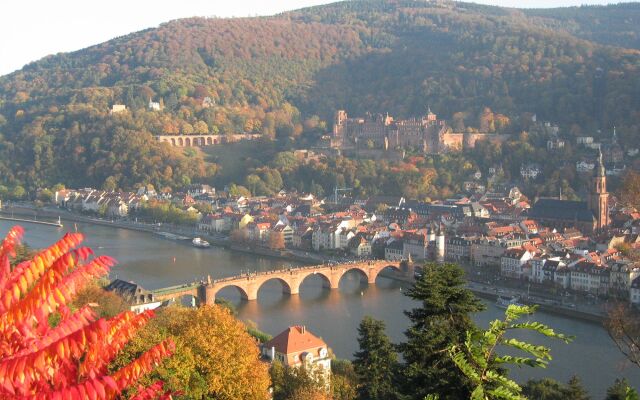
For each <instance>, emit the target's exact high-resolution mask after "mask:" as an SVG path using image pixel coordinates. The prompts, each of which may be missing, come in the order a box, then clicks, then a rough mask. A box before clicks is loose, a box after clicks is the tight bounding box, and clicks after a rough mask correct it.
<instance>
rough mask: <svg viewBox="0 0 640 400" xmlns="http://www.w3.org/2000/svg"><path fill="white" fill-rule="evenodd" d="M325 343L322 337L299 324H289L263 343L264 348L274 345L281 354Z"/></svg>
mask: <svg viewBox="0 0 640 400" xmlns="http://www.w3.org/2000/svg"><path fill="white" fill-rule="evenodd" d="M326 345H327V344H326V343H325V342H324V341H323V340H322V339H320V338H319V337H317V336H315V335H314V334H313V333H311V332H309V331H308V330H306V328H305V327H304V326H299V325H296V326H290V327H289V328H287V330H285V331H284V332H282V333H280V334H279V335H278V336H276V337H274V338H273V339H271V340H269V341H268V342H267V343H265V344H264V346H265V347H266V348H271V347H275V349H276V351H277V352H279V353H283V354H291V353H298V352H301V351H306V350H309V349H315V348H317V347H324V346H326Z"/></svg>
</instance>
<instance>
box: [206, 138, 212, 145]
mask: <svg viewBox="0 0 640 400" xmlns="http://www.w3.org/2000/svg"><path fill="white" fill-rule="evenodd" d="M211 145H212V143H211V136H207V146H211Z"/></svg>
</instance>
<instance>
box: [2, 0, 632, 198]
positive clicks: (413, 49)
mask: <svg viewBox="0 0 640 400" xmlns="http://www.w3.org/2000/svg"><path fill="white" fill-rule="evenodd" d="M639 14H640V8H639V7H638V4H627V5H620V6H610V7H580V8H567V9H559V10H558V11H557V12H556V10H553V11H541V10H526V11H524V10H515V9H504V8H498V7H488V6H479V5H474V4H467V3H453V2H448V1H437V2H425V1H409V0H395V1H392V0H387V1H379V0H367V1H351V2H341V3H334V4H329V5H325V6H318V7H312V8H307V9H303V10H298V11H293V12H288V13H284V14H281V15H276V16H273V17H258V18H237V19H206V18H191V19H184V20H177V21H172V22H169V23H166V24H163V25H161V26H160V27H158V28H156V29H148V30H145V31H141V32H137V33H133V34H130V35H127V36H123V37H120V38H117V39H114V40H111V41H108V42H106V43H102V44H99V45H96V46H93V47H90V48H87V49H84V50H81V51H77V52H74V53H67V54H58V55H55V56H49V57H46V58H44V59H42V60H40V61H38V62H35V63H32V64H29V65H27V66H26V67H25V68H23V69H22V70H20V71H17V72H15V73H12V74H10V75H7V76H4V77H0V183H3V184H5V185H7V184H9V185H15V184H18V183H19V184H21V185H26V186H28V187H38V186H40V185H51V184H53V183H56V182H65V183H67V184H69V185H75V186H80V185H94V186H101V185H103V184H104V185H105V186H106V187H109V188H111V187H122V188H126V187H131V186H133V185H136V184H139V183H142V182H150V183H153V184H154V185H156V186H160V187H162V186H175V185H180V184H184V183H187V182H189V181H191V179H193V178H196V179H201V178H203V177H205V176H208V175H211V174H212V173H214V172H215V170H214V169H215V168H214V167H212V166H210V167H209V169H208V170H207V168H206V166H205V164H204V163H203V162H202V160H201V159H200V158H199V156H198V155H197V154H195V153H194V152H187V153H185V154H183V152H181V151H174V150H172V149H168V148H166V147H164V146H161V145H159V144H156V143H154V142H153V140H152V135H153V134H158V133H169V134H180V133H182V134H190V133H204V132H212V133H218V134H226V133H239V132H251V133H262V134H264V135H265V136H267V137H274V136H280V137H282V136H291V137H298V136H299V135H301V134H303V135H305V136H307V137H312V136H313V135H317V134H319V133H321V132H322V131H324V130H325V129H327V124H330V121H331V115H332V113H333V112H334V110H335V109H337V108H346V109H348V110H349V112H350V113H351V114H361V113H364V112H366V111H372V112H384V111H388V112H390V113H393V114H394V115H397V116H400V117H408V116H416V115H418V114H421V113H423V112H424V109H425V107H426V106H427V105H430V106H431V108H432V109H433V110H434V111H436V112H437V113H438V114H440V115H441V116H444V117H445V118H449V117H451V116H452V115H453V114H454V113H458V114H457V115H458V116H461V115H462V116H467V118H468V120H465V121H461V123H462V124H465V123H466V124H468V125H473V123H474V120H475V116H477V115H478V113H479V112H480V111H481V110H483V109H484V108H485V107H490V108H491V109H493V110H494V111H495V112H498V113H502V114H506V115H508V116H510V117H512V118H513V119H514V120H516V119H517V117H518V116H519V115H521V114H522V113H525V112H531V113H536V114H537V115H538V116H539V117H540V118H542V119H545V120H550V121H553V122H557V123H559V124H561V126H562V127H565V128H567V129H566V130H565V131H567V132H568V131H571V132H572V134H579V133H580V132H586V133H590V134H591V133H594V132H596V130H597V129H603V130H605V129H609V127H611V126H612V125H614V124H615V125H616V126H617V127H618V132H619V133H620V136H621V137H622V140H623V141H626V142H627V143H631V142H636V141H637V140H638V132H639V130H640V113H639V112H638V110H640V95H638V93H640V71H639V68H640V52H639V51H638V50H636V49H634V48H637V47H639V46H638V33H637V31H638V29H639V28H638V24H635V22H636V21H638V15H639ZM150 99H152V100H153V101H158V102H160V103H161V104H162V107H163V110H162V111H160V112H159V111H153V110H149V109H148V107H147V103H148V102H149V100H150ZM205 99H207V101H205ZM208 99H211V102H209V103H208ZM114 103H121V104H125V105H126V106H127V109H128V111H127V112H126V113H122V114H117V115H110V114H109V111H108V110H109V109H110V107H111V105H113V104H114ZM211 103H212V104H211ZM209 104H211V106H210V107H206V105H209ZM570 127H571V129H568V128H570ZM77 171H86V173H83V174H78V173H77Z"/></svg>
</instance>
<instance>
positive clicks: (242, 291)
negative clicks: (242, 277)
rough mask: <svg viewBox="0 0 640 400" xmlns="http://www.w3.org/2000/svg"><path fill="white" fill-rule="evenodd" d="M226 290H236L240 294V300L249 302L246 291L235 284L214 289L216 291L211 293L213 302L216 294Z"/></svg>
mask: <svg viewBox="0 0 640 400" xmlns="http://www.w3.org/2000/svg"><path fill="white" fill-rule="evenodd" d="M227 288H236V289H237V290H238V291H239V292H240V297H241V298H242V300H250V297H249V294H248V293H247V291H246V289H245V288H243V287H242V286H240V285H238V284H236V283H229V284H226V285H222V286H220V287H218V288H216V291H215V292H214V293H213V299H214V300H215V299H216V298H217V297H218V293H220V291H222V290H224V289H227Z"/></svg>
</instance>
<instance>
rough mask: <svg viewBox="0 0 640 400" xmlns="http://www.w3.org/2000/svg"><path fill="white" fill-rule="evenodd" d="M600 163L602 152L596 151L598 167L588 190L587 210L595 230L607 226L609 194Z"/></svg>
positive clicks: (602, 164) (608, 221) (605, 177)
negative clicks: (591, 217)
mask: <svg viewBox="0 0 640 400" xmlns="http://www.w3.org/2000/svg"><path fill="white" fill-rule="evenodd" d="M605 172H606V171H605V169H604V163H603V162H602V151H600V150H598V166H597V167H596V168H595V170H594V173H593V177H592V178H591V183H590V188H589V201H588V205H589V209H590V210H591V212H593V215H594V216H595V217H596V229H602V228H604V227H606V226H608V225H609V223H610V220H609V193H607V176H606V173H605Z"/></svg>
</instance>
